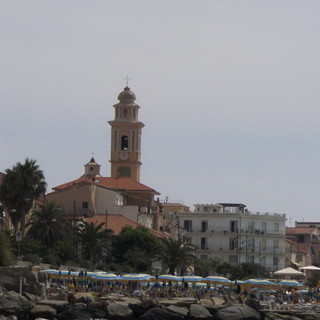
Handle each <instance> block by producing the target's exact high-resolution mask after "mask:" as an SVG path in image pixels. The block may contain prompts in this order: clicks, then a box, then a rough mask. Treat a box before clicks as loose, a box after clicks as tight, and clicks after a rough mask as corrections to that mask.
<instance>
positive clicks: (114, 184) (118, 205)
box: [47, 87, 169, 235]
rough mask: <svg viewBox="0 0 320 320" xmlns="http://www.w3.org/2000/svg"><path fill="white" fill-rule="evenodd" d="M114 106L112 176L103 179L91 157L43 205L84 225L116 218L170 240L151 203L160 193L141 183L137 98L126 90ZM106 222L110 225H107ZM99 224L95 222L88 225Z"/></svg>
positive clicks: (158, 209) (156, 203)
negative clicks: (51, 204)
mask: <svg viewBox="0 0 320 320" xmlns="http://www.w3.org/2000/svg"><path fill="white" fill-rule="evenodd" d="M118 100H119V103H117V104H115V105H114V108H115V118H114V120H113V121H109V124H110V126H111V148H110V152H111V158H110V163H111V177H102V176H101V174H100V165H99V164H97V163H96V161H95V159H94V158H92V159H91V160H90V161H89V162H88V163H86V164H85V165H84V174H83V175H82V176H81V177H80V178H78V179H75V180H73V181H69V182H67V183H64V184H62V185H59V186H56V187H54V188H53V192H51V193H49V194H48V195H47V200H49V201H54V202H56V203H57V204H58V205H60V206H61V208H62V209H63V211H64V214H65V215H66V216H67V217H69V219H73V220H74V221H76V220H82V219H91V218H92V217H97V216H103V217H104V218H102V220H104V221H108V216H109V218H110V219H111V218H112V219H113V220H116V217H115V215H118V216H122V217H123V218H121V219H117V221H118V222H119V221H122V222H125V223H126V225H127V224H128V221H129V220H130V221H131V222H132V225H135V224H136V223H137V224H139V225H143V226H145V227H147V228H149V229H152V230H154V231H156V232H157V231H159V232H160V233H161V234H166V235H168V231H169V230H168V229H167V225H166V219H165V217H164V215H163V214H162V212H161V207H160V203H159V201H158V200H155V196H157V195H159V193H158V192H157V191H156V190H154V189H152V188H150V187H148V186H146V185H144V184H142V183H140V166H141V162H140V158H141V129H142V128H143V127H144V124H143V123H142V122H140V121H139V120H138V110H139V108H140V107H139V106H138V105H137V104H135V102H134V101H135V100H136V96H135V94H134V93H133V92H132V91H131V90H130V88H128V87H126V88H125V89H124V90H123V91H122V92H121V93H120V94H119V96H118ZM110 219H109V220H110ZM98 220H99V221H100V220H101V219H94V220H92V219H91V220H88V221H98Z"/></svg>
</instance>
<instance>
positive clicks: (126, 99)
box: [108, 87, 144, 182]
mask: <svg viewBox="0 0 320 320" xmlns="http://www.w3.org/2000/svg"><path fill="white" fill-rule="evenodd" d="M118 100H119V103H117V104H115V105H114V106H113V107H114V108H115V118H114V120H112V121H109V122H108V123H109V124H110V126H111V159H110V162H111V177H131V178H133V179H135V180H137V181H138V182H139V181H140V166H141V164H142V163H141V162H140V158H141V129H142V128H143V127H144V124H143V123H142V122H140V121H139V120H138V112H139V109H140V106H139V105H137V104H136V103H134V101H135V100H136V96H135V94H134V93H133V92H132V91H131V90H130V88H129V87H125V88H124V90H123V91H122V92H120V94H119V96H118Z"/></svg>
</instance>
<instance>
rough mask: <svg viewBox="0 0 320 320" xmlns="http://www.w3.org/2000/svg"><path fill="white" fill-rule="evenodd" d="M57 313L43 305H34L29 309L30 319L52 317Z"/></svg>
mask: <svg viewBox="0 0 320 320" xmlns="http://www.w3.org/2000/svg"><path fill="white" fill-rule="evenodd" d="M56 315H57V310H56V309H54V308H52V307H50V306H45V305H36V306H34V307H33V308H32V309H31V310H30V319H37V318H45V319H54V318H55V317H56Z"/></svg>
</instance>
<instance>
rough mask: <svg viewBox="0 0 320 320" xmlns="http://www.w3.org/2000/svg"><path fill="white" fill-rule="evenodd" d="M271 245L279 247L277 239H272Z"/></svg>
mask: <svg viewBox="0 0 320 320" xmlns="http://www.w3.org/2000/svg"><path fill="white" fill-rule="evenodd" d="M273 246H274V247H275V248H277V249H278V248H279V240H274V241H273Z"/></svg>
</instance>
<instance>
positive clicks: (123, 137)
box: [121, 136, 128, 150]
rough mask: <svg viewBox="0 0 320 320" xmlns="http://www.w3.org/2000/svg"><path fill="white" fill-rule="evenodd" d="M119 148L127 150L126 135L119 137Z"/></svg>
mask: <svg viewBox="0 0 320 320" xmlns="http://www.w3.org/2000/svg"><path fill="white" fill-rule="evenodd" d="M121 150H128V136H122V137H121Z"/></svg>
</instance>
